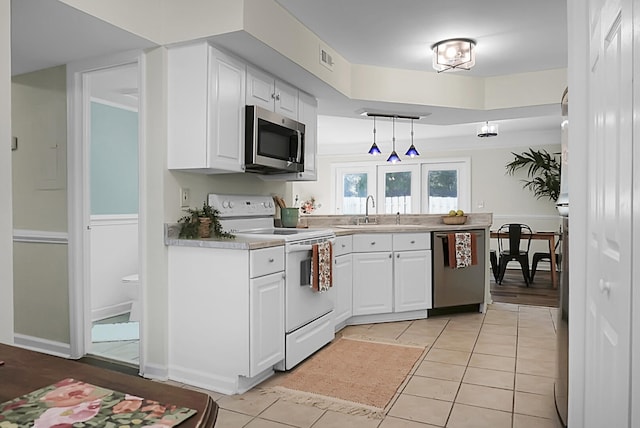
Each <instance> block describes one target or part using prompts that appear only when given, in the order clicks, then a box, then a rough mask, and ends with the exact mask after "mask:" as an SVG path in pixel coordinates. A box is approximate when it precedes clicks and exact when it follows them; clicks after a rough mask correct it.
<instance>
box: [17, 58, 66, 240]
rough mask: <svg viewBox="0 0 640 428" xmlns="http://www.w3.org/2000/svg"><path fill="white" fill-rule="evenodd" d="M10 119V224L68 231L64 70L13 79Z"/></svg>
mask: <svg viewBox="0 0 640 428" xmlns="http://www.w3.org/2000/svg"><path fill="white" fill-rule="evenodd" d="M12 82H13V84H12V92H13V99H12V102H11V115H12V122H11V125H12V127H13V135H15V136H16V137H18V150H16V151H14V152H13V216H14V219H13V220H14V221H13V225H14V227H15V228H16V229H33V230H48V231H55V232H66V231H67V189H66V187H67V183H66V153H67V93H66V90H67V84H66V67H65V66H60V67H53V68H48V69H45V70H40V71H36V72H33V73H27V74H23V75H20V76H15V77H13V79H12Z"/></svg>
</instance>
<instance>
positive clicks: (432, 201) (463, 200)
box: [422, 161, 471, 214]
mask: <svg viewBox="0 0 640 428" xmlns="http://www.w3.org/2000/svg"><path fill="white" fill-rule="evenodd" d="M468 164H469V162H468V161H454V162H441V163H427V164H423V165H422V177H423V178H422V180H423V187H422V188H423V192H424V195H423V196H424V203H423V207H422V212H424V213H426V214H444V213H448V212H449V211H450V210H458V209H461V210H464V211H468V210H469V207H470V205H471V204H470V199H471V198H470V192H469V187H470V185H469V173H468V169H469V165H468Z"/></svg>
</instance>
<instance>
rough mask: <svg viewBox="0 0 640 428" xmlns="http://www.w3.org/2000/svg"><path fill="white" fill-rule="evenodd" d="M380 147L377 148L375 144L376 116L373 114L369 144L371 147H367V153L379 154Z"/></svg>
mask: <svg viewBox="0 0 640 428" xmlns="http://www.w3.org/2000/svg"><path fill="white" fill-rule="evenodd" d="M380 153H381V152H380V149H379V148H378V145H377V144H376V117H375V116H373V144H372V145H371V148H370V149H369V154H370V155H374V156H375V155H379V154H380Z"/></svg>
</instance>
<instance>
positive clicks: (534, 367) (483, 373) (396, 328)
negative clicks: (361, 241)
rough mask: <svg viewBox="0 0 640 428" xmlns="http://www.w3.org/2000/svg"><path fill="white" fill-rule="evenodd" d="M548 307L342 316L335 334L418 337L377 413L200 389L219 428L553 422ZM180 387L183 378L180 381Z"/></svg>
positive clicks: (480, 426)
mask: <svg viewBox="0 0 640 428" xmlns="http://www.w3.org/2000/svg"><path fill="white" fill-rule="evenodd" d="M555 315H556V309H553V308H546V307H535V306H518V305H511V304H493V305H490V306H489V309H488V310H487V312H486V314H478V313H468V314H458V315H449V316H438V317H432V318H429V319H425V320H416V321H404V322H394V323H384V324H368V325H361V326H350V327H347V328H345V329H344V330H342V332H341V333H340V334H341V335H342V336H344V337H357V338H360V339H367V338H370V339H372V340H377V341H387V342H394V343H406V344H421V345H424V346H426V347H427V349H428V352H427V353H426V355H425V357H424V359H423V360H422V361H419V362H418V363H417V364H416V366H415V367H414V369H413V370H412V371H411V373H410V374H409V376H407V379H406V380H405V382H404V383H403V384H402V386H401V387H400V389H399V390H398V394H396V397H395V398H394V401H393V403H392V406H391V407H390V409H389V411H388V414H387V415H386V417H385V418H384V419H382V420H380V419H373V418H368V417H366V416H353V415H347V414H342V413H337V412H333V411H329V410H321V409H318V408H315V407H310V406H308V405H304V404H295V403H292V402H288V401H284V400H282V399H280V398H279V396H278V395H276V394H270V393H264V392H263V391H261V388H260V387H261V386H265V384H267V385H268V384H271V383H275V382H277V378H278V376H279V375H276V376H275V377H274V378H272V379H271V380H268V381H266V382H265V384H263V385H260V386H259V387H257V388H254V389H253V390H251V391H248V392H247V393H245V394H242V395H234V396H225V395H222V394H218V393H215V392H209V394H210V395H211V396H212V397H213V398H214V400H216V402H217V403H218V405H219V406H220V411H219V414H218V419H217V423H216V427H220V428H236V427H247V428H285V427H289V428H290V427H298V428H332V427H336V428H338V427H339V428H344V427H354V428H359V427H362V428H369V427H371V428H429V427H448V428H484V427H487V428H489V427H490V428H503V427H504V428H558V427H560V424H559V423H558V422H557V416H556V410H555V404H554V399H553V379H554V375H555V346H556V341H555V326H554V320H555ZM181 386H184V387H187V386H185V385H181Z"/></svg>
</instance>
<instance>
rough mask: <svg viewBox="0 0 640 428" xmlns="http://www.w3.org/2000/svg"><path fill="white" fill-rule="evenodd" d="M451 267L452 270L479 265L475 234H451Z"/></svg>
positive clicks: (449, 239)
mask: <svg viewBox="0 0 640 428" xmlns="http://www.w3.org/2000/svg"><path fill="white" fill-rule="evenodd" d="M448 235H449V236H448V241H449V266H450V267H451V268H452V269H460V268H465V267H467V266H471V265H476V264H478V256H477V250H476V236H475V235H474V234H473V233H469V232H463V233H449V234H448Z"/></svg>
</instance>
